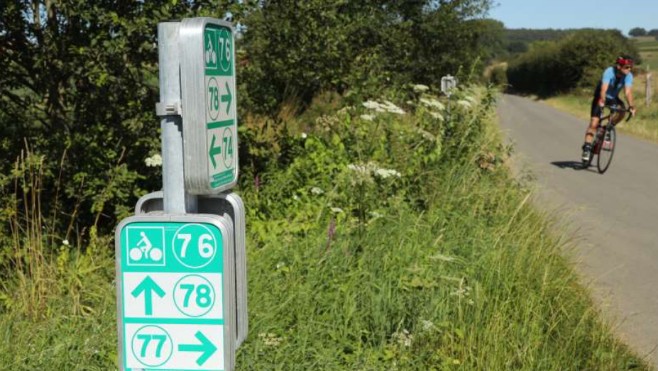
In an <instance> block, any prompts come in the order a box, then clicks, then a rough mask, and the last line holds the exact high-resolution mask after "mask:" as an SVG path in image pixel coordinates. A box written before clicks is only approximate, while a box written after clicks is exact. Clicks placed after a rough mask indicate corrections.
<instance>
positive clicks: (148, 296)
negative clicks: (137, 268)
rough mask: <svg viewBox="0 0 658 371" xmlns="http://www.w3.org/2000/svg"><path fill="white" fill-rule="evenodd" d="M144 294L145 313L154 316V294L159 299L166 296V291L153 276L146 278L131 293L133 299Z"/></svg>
mask: <svg viewBox="0 0 658 371" xmlns="http://www.w3.org/2000/svg"><path fill="white" fill-rule="evenodd" d="M142 293H144V313H145V314H146V315H147V316H151V315H153V293H155V294H156V295H158V296H159V297H163V296H165V292H164V290H162V288H161V287H160V286H158V284H157V283H155V281H153V278H151V276H146V278H144V280H143V281H142V282H140V284H139V285H137V287H135V289H134V290H133V291H132V292H131V294H132V296H133V297H135V298H136V297H138V296H139V295H141V294H142Z"/></svg>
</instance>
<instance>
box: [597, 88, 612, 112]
mask: <svg viewBox="0 0 658 371" xmlns="http://www.w3.org/2000/svg"><path fill="white" fill-rule="evenodd" d="M609 85H610V84H608V83H602V84H601V91H600V92H599V106H601V107H603V106H604V105H605V95H606V93H607V92H608V86H609Z"/></svg>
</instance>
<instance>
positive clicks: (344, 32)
mask: <svg viewBox="0 0 658 371" xmlns="http://www.w3.org/2000/svg"><path fill="white" fill-rule="evenodd" d="M292 3H294V4H295V6H291V4H290V2H281V1H267V0H266V1H261V2H260V3H259V4H260V5H259V7H258V9H256V10H254V11H253V12H252V13H251V14H250V16H249V17H247V19H245V23H246V25H247V27H248V31H247V33H246V34H245V37H244V40H243V41H244V51H245V55H246V58H247V60H248V63H246V65H245V68H244V69H243V71H242V72H241V73H242V75H241V78H240V80H241V81H242V82H244V83H245V85H244V86H243V90H242V91H244V92H246V93H247V94H246V97H245V96H243V101H244V99H247V101H248V104H249V106H250V107H252V108H253V109H261V110H264V111H270V112H271V111H272V110H276V108H277V106H278V105H279V104H280V103H281V102H282V101H283V100H284V99H286V97H289V96H295V97H297V98H300V100H301V102H302V103H305V102H309V101H310V99H311V98H312V97H313V96H314V95H315V94H317V93H318V92H319V91H321V90H337V91H339V92H342V91H345V90H348V89H360V87H363V86H369V85H380V86H382V85H390V84H392V83H395V82H404V83H408V82H411V81H418V82H421V81H422V82H425V83H437V82H438V81H439V80H440V77H441V76H442V74H446V73H451V74H455V73H456V72H457V71H458V70H459V68H460V66H465V67H467V68H464V70H469V69H470V67H471V64H473V63H475V62H474V61H478V60H481V59H482V58H481V57H482V56H485V57H486V54H487V51H486V50H484V48H482V47H481V45H480V44H479V40H480V39H481V38H483V37H484V36H485V35H486V34H487V33H488V32H490V31H491V30H492V28H487V27H485V26H484V23H483V24H480V23H479V21H476V20H477V19H479V18H481V17H482V16H483V15H484V14H485V13H486V10H487V9H488V8H489V6H490V3H491V1H490V0H458V1H448V0H411V1H404V2H400V1H393V0H385V1H374V0H368V1H344V0H328V1H325V0H307V1H299V0H298V1H292Z"/></svg>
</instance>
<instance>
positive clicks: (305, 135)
mask: <svg viewBox="0 0 658 371" xmlns="http://www.w3.org/2000/svg"><path fill="white" fill-rule="evenodd" d="M300 136H301V137H302V139H306V138H307V137H308V135H307V134H306V133H302V134H301V135H300Z"/></svg>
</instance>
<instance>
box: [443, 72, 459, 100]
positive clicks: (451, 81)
mask: <svg viewBox="0 0 658 371" xmlns="http://www.w3.org/2000/svg"><path fill="white" fill-rule="evenodd" d="M456 87H457V79H456V78H455V77H454V76H450V75H446V76H443V77H442V78H441V92H442V93H443V94H445V95H447V96H448V98H450V95H451V94H452V90H453V89H454V88H456Z"/></svg>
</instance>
